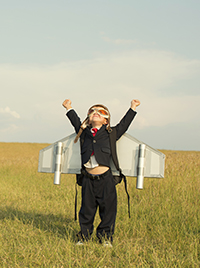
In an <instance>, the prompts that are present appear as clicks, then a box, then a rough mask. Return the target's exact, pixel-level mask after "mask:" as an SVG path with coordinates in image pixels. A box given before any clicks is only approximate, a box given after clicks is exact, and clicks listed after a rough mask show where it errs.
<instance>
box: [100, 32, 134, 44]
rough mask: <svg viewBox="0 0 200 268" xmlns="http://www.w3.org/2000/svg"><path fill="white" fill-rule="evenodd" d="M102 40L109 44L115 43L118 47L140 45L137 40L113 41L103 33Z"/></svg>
mask: <svg viewBox="0 0 200 268" xmlns="http://www.w3.org/2000/svg"><path fill="white" fill-rule="evenodd" d="M101 38H102V39H103V40H104V41H105V42H108V43H113V44H116V45H131V44H136V43H138V41H137V40H132V39H111V38H109V37H107V36H105V33H104V32H102V33H101Z"/></svg>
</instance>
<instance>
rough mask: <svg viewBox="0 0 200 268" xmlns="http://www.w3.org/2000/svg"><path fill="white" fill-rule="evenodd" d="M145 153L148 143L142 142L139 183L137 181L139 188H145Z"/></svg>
mask: <svg viewBox="0 0 200 268" xmlns="http://www.w3.org/2000/svg"><path fill="white" fill-rule="evenodd" d="M145 154H146V145H145V144H140V145H139V152H138V167H137V183H136V188H137V189H143V182H144V168H145Z"/></svg>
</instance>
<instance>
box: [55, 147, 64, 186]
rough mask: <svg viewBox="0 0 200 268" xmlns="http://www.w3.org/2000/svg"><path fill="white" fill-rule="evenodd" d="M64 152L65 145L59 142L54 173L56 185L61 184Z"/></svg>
mask: <svg viewBox="0 0 200 268" xmlns="http://www.w3.org/2000/svg"><path fill="white" fill-rule="evenodd" d="M62 151H63V144H62V142H58V144H57V146H56V162H55V172H54V184H56V185H59V184H60V174H61V165H62Z"/></svg>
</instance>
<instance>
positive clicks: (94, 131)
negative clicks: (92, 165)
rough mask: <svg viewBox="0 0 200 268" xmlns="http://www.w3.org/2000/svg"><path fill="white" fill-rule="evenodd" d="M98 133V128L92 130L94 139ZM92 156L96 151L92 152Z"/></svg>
mask: <svg viewBox="0 0 200 268" xmlns="http://www.w3.org/2000/svg"><path fill="white" fill-rule="evenodd" d="M97 131H98V129H97V128H95V127H94V128H92V135H93V137H94V136H95V135H96V133H97ZM92 155H94V151H93V152H92V154H91V156H92Z"/></svg>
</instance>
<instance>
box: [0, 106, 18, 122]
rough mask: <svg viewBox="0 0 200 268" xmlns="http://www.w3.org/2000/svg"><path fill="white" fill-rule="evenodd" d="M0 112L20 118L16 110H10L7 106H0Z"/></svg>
mask: <svg viewBox="0 0 200 268" xmlns="http://www.w3.org/2000/svg"><path fill="white" fill-rule="evenodd" d="M0 113H1V114H9V115H11V116H12V117H14V118H17V119H19V118H20V115H19V114H18V113H17V112H15V111H12V110H11V109H10V108H9V107H8V106H7V107H6V108H0Z"/></svg>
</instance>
